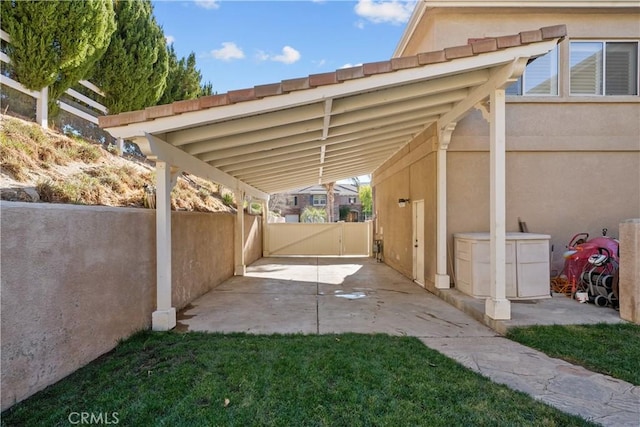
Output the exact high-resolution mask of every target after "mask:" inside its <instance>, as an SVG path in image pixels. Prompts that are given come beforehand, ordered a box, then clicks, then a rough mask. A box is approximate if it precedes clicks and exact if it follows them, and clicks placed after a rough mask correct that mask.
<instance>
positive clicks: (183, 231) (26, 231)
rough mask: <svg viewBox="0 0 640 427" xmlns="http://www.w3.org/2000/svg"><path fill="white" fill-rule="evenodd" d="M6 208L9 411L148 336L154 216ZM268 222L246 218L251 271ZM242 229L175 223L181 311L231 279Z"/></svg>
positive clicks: (195, 218) (5, 395)
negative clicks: (140, 334) (236, 235)
mask: <svg viewBox="0 0 640 427" xmlns="http://www.w3.org/2000/svg"><path fill="white" fill-rule="evenodd" d="M0 208H1V212H0V214H1V224H0V225H1V228H0V230H1V232H2V235H1V242H0V243H1V246H0V247H1V253H2V259H1V262H2V265H1V271H0V279H1V283H2V295H1V297H2V298H1V307H0V309H1V311H2V327H1V333H2V348H1V363H2V372H1V379H2V409H3V410H4V409H6V408H8V407H10V406H11V405H13V404H14V403H15V402H18V401H20V400H23V399H25V398H27V397H29V396H30V395H32V394H33V393H35V392H37V391H39V390H41V389H43V388H45V387H46V386H47V385H50V384H53V383H54V382H56V381H58V380H60V379H62V378H64V377H65V376H67V375H69V374H70V373H72V372H73V371H75V370H77V369H78V368H80V367H82V366H84V365H85V364H87V363H88V362H90V361H92V360H94V359H95V358H97V357H98V356H100V355H101V354H104V353H105V352H108V351H110V350H111V349H113V348H114V347H115V346H116V344H117V342H118V340H120V339H122V338H126V337H128V336H130V335H131V334H133V333H134V332H136V331H138V330H141V329H146V328H148V327H149V326H150V323H151V313H152V312H153V311H154V309H155V298H156V289H155V286H156V252H155V240H156V239H155V211H153V210H146V209H128V208H109V207H96V206H75V205H55V204H33V203H14V202H2V204H1V205H0ZM260 219H261V218H260V217H256V216H246V217H245V221H246V222H245V229H246V230H249V231H248V232H246V233H245V236H246V238H245V240H246V242H245V257H246V262H247V264H250V263H251V262H253V261H255V260H256V259H257V258H259V257H260V254H261V252H262V230H261V221H260ZM234 224H235V215H231V214H226V213H215V214H212V213H195V212H173V213H172V245H173V254H172V258H173V265H172V279H173V305H174V307H176V308H177V309H180V308H182V307H184V306H185V305H187V304H188V303H189V302H190V301H192V300H193V299H195V298H197V297H199V296H200V295H202V294H204V293H206V292H208V291H209V290H211V289H213V288H214V287H215V286H217V285H218V284H220V283H221V282H222V281H224V280H225V279H227V278H229V277H230V276H232V275H233V271H234V260H233V241H234V240H233V232H234ZM256 254H258V255H257V256H256Z"/></svg>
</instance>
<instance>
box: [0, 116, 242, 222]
mask: <svg viewBox="0 0 640 427" xmlns="http://www.w3.org/2000/svg"><path fill="white" fill-rule="evenodd" d="M114 151H115V150H111V149H110V150H105V149H103V148H102V146H101V145H99V144H95V143H91V142H88V141H85V140H83V139H81V138H79V137H76V136H67V135H63V134H61V133H59V132H56V131H54V130H47V129H42V128H41V127H40V126H38V125H37V124H35V123H31V122H27V121H24V120H21V119H17V118H14V117H10V116H6V115H0V197H1V198H2V200H13V201H27V202H50V203H74V204H84V205H104V206H127V207H140V208H144V207H148V206H149V205H152V206H153V200H154V198H153V191H154V190H153V186H154V184H155V169H154V167H153V166H152V165H149V164H147V163H145V162H144V161H143V160H142V159H134V158H130V159H129V158H123V157H120V156H117V155H116V154H115V153H114ZM231 194H232V193H231V192H230V191H228V190H226V189H224V188H223V187H221V186H219V185H217V184H214V183H212V182H210V181H206V180H203V179H201V178H198V177H195V176H193V175H188V174H182V175H181V176H180V177H179V178H178V183H177V184H176V186H175V188H174V189H173V192H172V200H171V205H172V209H174V210H189V211H200V212H232V211H235V210H234V209H233V208H232V207H230V206H228V204H230V201H231V200H230V198H231V196H230V195H231Z"/></svg>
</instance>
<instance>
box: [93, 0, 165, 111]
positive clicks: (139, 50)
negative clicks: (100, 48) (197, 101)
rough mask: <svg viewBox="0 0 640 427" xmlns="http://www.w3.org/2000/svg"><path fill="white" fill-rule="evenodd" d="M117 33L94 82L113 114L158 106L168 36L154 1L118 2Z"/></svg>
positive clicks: (116, 2) (99, 64)
mask: <svg viewBox="0 0 640 427" xmlns="http://www.w3.org/2000/svg"><path fill="white" fill-rule="evenodd" d="M114 9H115V13H116V24H117V28H116V31H115V32H114V33H113V35H112V36H111V43H110V44H109V48H108V49H107V51H106V52H105V54H104V55H103V56H102V58H101V59H100V60H99V61H98V62H97V63H96V66H95V68H94V70H93V75H92V77H91V81H92V82H93V83H95V84H96V85H97V86H99V87H100V88H101V89H102V91H103V92H104V93H105V94H106V99H105V106H106V107H107V108H108V109H109V114H116V113H121V112H123V111H131V110H140V109H143V108H145V107H149V106H152V105H155V104H156V102H157V101H158V100H159V99H160V97H161V96H162V94H163V92H164V90H165V86H166V79H167V73H168V52H167V47H166V42H165V38H164V33H163V31H162V28H160V26H159V25H158V24H157V22H156V20H155V18H154V17H153V7H152V5H151V2H150V0H138V1H127V0H115V2H114Z"/></svg>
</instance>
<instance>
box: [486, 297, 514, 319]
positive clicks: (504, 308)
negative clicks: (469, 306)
mask: <svg viewBox="0 0 640 427" xmlns="http://www.w3.org/2000/svg"><path fill="white" fill-rule="evenodd" d="M484 314H486V315H487V316H489V317H490V318H491V319H493V320H509V319H511V301H509V300H508V299H495V298H487V299H486V300H485V303H484Z"/></svg>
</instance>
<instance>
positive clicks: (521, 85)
mask: <svg viewBox="0 0 640 427" xmlns="http://www.w3.org/2000/svg"><path fill="white" fill-rule="evenodd" d="M553 52H555V54H556V58H555V71H556V74H555V76H556V78H555V80H556V83H555V88H556V93H525V92H524V89H525V87H526V81H527V77H526V75H527V68H529V64H527V66H526V68H525V70H524V72H523V73H522V75H521V76H520V77H519V78H518V80H517V81H515V82H513V83H512V84H511V85H509V86H508V87H507V88H506V89H505V90H508V89H509V88H510V87H512V86H514V85H518V93H515V94H514V93H507V96H513V97H524V96H530V97H536V98H539V97H560V92H561V91H560V81H561V76H560V74H561V66H560V62H561V56H560V45H556V47H555V48H554V49H553V50H550V51H549V52H548V53H546V54H545V55H543V56H542V57H544V56H546V55H550V54H552V53H553ZM542 57H540V58H542Z"/></svg>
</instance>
